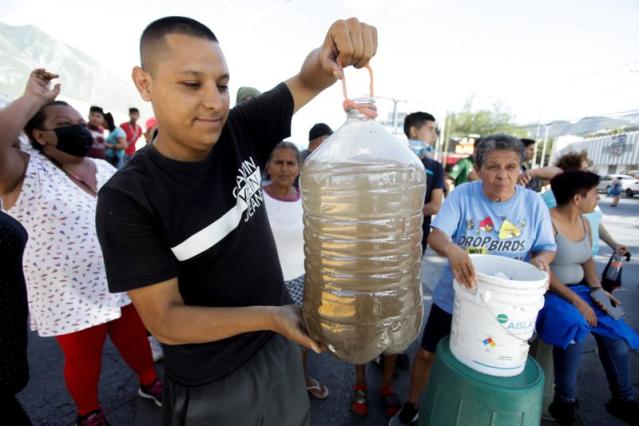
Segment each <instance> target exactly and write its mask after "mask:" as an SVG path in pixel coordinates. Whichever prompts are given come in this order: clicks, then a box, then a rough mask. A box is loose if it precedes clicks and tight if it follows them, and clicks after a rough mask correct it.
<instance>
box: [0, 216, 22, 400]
mask: <svg viewBox="0 0 639 426" xmlns="http://www.w3.org/2000/svg"><path fill="white" fill-rule="evenodd" d="M26 244H27V231H26V230H25V229H24V228H23V227H22V225H20V223H19V222H18V221H17V220H15V219H14V218H12V217H11V216H9V215H7V214H5V213H3V212H1V211H0V394H5V393H12V394H15V393H18V392H20V390H22V389H23V388H24V387H25V386H26V385H27V381H28V379H29V367H28V364H27V313H28V306H27V289H26V284H25V281H24V275H23V273H22V254H23V252H24V247H25V245H26Z"/></svg>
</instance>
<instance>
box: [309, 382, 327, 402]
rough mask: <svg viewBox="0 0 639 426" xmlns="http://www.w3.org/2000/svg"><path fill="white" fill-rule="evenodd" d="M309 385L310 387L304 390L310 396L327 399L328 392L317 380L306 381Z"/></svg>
mask: <svg viewBox="0 0 639 426" xmlns="http://www.w3.org/2000/svg"><path fill="white" fill-rule="evenodd" d="M308 380H309V381H310V382H311V383H313V384H312V385H311V386H306V390H307V391H308V393H309V394H311V396H313V397H314V398H317V399H326V398H328V395H329V392H328V388H327V387H326V386H324V385H322V384H320V382H319V380H317V379H308Z"/></svg>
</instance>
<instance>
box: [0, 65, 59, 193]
mask: <svg viewBox="0 0 639 426" xmlns="http://www.w3.org/2000/svg"><path fill="white" fill-rule="evenodd" d="M57 77H58V76H57V75H56V74H52V73H50V72H47V71H45V70H44V69H41V68H39V69H36V70H34V71H33V72H32V73H31V75H30V76H29V80H28V82H27V87H26V89H25V91H24V94H23V95H22V96H20V97H19V98H18V99H16V100H15V101H13V102H12V103H11V104H9V105H8V106H7V107H6V108H5V109H3V110H1V111H0V129H2V132H0V194H3V195H5V194H9V193H11V192H12V191H13V190H14V189H15V188H16V187H17V186H18V184H19V183H20V181H21V180H22V177H23V176H24V173H25V170H26V166H27V156H26V155H24V154H22V153H21V152H20V151H19V150H17V149H15V148H13V147H12V145H13V144H14V142H15V141H16V140H17V139H18V136H19V135H20V132H21V131H22V129H24V126H25V125H26V124H27V122H28V121H29V120H30V119H31V117H33V116H34V115H35V113H36V112H38V110H40V108H42V107H43V106H44V105H46V104H47V103H49V102H51V101H53V100H54V99H55V98H56V96H58V94H59V93H60V85H59V84H57V85H56V86H55V87H54V88H53V89H51V88H50V87H49V82H50V81H51V80H52V79H54V78H57Z"/></svg>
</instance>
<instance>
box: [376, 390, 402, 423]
mask: <svg viewBox="0 0 639 426" xmlns="http://www.w3.org/2000/svg"><path fill="white" fill-rule="evenodd" d="M379 393H380V394H381V395H382V402H383V403H384V414H386V417H393V416H394V415H395V414H397V413H399V410H401V409H402V405H401V404H400V403H399V399H398V398H397V394H396V393H395V392H394V391H393V388H392V387H391V386H380V388H379Z"/></svg>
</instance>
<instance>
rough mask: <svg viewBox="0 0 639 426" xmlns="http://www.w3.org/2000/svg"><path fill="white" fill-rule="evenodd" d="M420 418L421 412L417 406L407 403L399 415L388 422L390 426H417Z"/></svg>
mask: <svg viewBox="0 0 639 426" xmlns="http://www.w3.org/2000/svg"><path fill="white" fill-rule="evenodd" d="M418 418H419V412H418V411H417V408H416V407H415V405H414V404H413V403H412V402H409V401H406V402H405V403H404V405H402V409H401V410H399V413H397V414H396V415H395V416H393V417H391V419H390V420H389V421H388V426H401V425H410V426H416V425H417V419H418Z"/></svg>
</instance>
